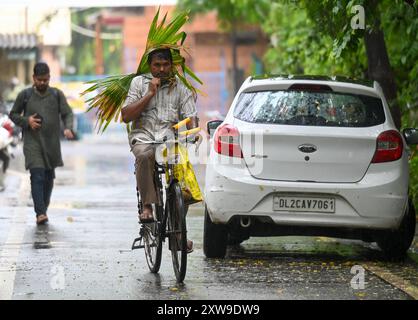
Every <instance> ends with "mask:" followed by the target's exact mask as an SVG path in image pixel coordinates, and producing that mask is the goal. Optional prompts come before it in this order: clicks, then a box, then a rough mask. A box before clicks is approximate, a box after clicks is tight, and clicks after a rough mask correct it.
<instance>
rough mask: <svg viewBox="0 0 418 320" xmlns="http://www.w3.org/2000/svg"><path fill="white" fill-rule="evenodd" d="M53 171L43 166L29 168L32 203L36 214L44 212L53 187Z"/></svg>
mask: <svg viewBox="0 0 418 320" xmlns="http://www.w3.org/2000/svg"><path fill="white" fill-rule="evenodd" d="M54 179H55V171H54V169H51V170H48V169H44V168H33V169H30V182H31V188H32V198H33V204H34V206H35V212H36V216H39V215H40V214H46V212H47V210H48V206H49V202H50V200H51V194H52V188H53V187H54Z"/></svg>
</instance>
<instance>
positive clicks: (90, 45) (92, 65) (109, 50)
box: [64, 8, 123, 75]
mask: <svg viewBox="0 0 418 320" xmlns="http://www.w3.org/2000/svg"><path fill="white" fill-rule="evenodd" d="M99 10H100V8H89V9H85V10H81V11H75V12H72V14H71V22H72V23H74V24H76V25H79V26H82V27H84V28H87V29H91V26H88V24H87V20H88V17H89V16H91V15H93V14H95V13H97V12H99ZM71 37H72V41H71V46H69V47H68V48H67V49H66V60H67V61H68V64H69V65H72V66H74V67H75V69H76V74H77V75H92V74H95V72H96V71H95V69H96V54H95V39H94V38H91V37H86V36H85V35H82V34H79V33H77V32H74V31H73V32H72V35H71ZM122 46H123V44H122V40H103V59H104V68H105V70H104V72H105V74H118V73H120V72H121V69H122V66H121V59H122V52H123V47H122ZM64 73H65V72H64Z"/></svg>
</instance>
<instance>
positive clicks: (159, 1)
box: [0, 0, 177, 8]
mask: <svg viewBox="0 0 418 320" xmlns="http://www.w3.org/2000/svg"><path fill="white" fill-rule="evenodd" d="M51 2H52V3H51ZM176 2H177V0H55V1H51V0H0V6H4V5H6V6H31V7H32V6H48V7H51V6H52V7H73V8H75V7H130V6H136V7H140V6H150V5H152V6H155V5H157V6H158V5H175V4H176Z"/></svg>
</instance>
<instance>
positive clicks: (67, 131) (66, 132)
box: [64, 129, 74, 140]
mask: <svg viewBox="0 0 418 320" xmlns="http://www.w3.org/2000/svg"><path fill="white" fill-rule="evenodd" d="M64 136H65V137H66V138H67V139H68V140H72V139H74V134H73V132H72V131H71V130H70V129H65V130H64Z"/></svg>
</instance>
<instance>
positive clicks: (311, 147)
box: [298, 144, 318, 153]
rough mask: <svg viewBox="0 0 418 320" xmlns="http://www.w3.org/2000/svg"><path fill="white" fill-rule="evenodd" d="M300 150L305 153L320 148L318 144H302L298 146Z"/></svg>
mask: <svg viewBox="0 0 418 320" xmlns="http://www.w3.org/2000/svg"><path fill="white" fill-rule="evenodd" d="M298 149H299V151H300V152H303V153H314V152H315V151H316V150H318V148H317V147H316V146H314V145H313V144H301V145H300V146H299V147H298Z"/></svg>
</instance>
